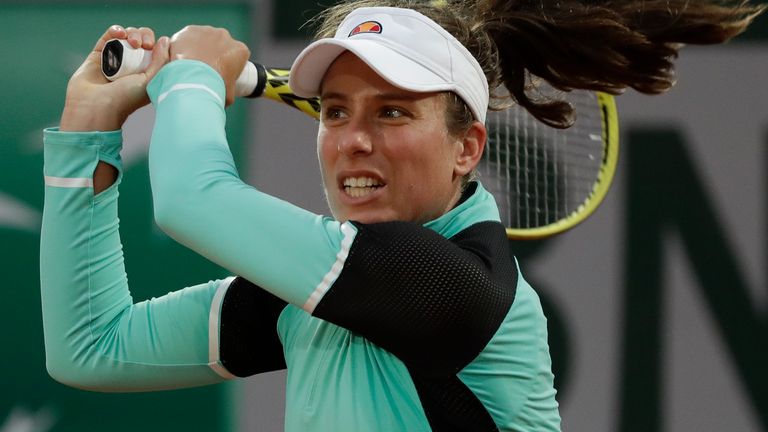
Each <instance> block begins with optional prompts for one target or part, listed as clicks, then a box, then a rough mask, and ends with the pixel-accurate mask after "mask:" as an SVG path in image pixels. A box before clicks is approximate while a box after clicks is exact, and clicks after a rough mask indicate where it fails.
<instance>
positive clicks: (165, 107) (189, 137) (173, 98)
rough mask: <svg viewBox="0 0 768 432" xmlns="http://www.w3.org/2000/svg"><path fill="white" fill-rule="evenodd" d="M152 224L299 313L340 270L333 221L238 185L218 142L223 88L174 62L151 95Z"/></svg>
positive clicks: (187, 64)
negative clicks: (335, 269)
mask: <svg viewBox="0 0 768 432" xmlns="http://www.w3.org/2000/svg"><path fill="white" fill-rule="evenodd" d="M148 91H149V94H150V97H151V98H152V102H153V104H154V105H155V109H156V119H155V128H154V130H153V133H152V141H151V145H150V152H149V169H150V179H151V180H152V194H153V198H154V199H153V202H154V205H155V219H156V220H157V223H158V225H159V226H160V227H161V228H162V229H163V230H164V231H165V232H166V233H168V234H169V235H170V236H171V237H173V238H174V239H176V240H177V241H179V242H180V243H182V244H183V245H185V246H187V247H189V248H190V249H192V250H194V251H195V252H197V253H199V254H201V255H203V256H205V257H206V258H208V259H210V260H211V261H213V262H215V263H217V264H219V265H221V266H222V267H224V268H226V269H227V270H229V271H230V272H232V273H233V274H237V275H240V276H242V277H244V278H246V279H248V280H249V281H251V282H253V283H255V284H257V285H259V286H261V287H263V288H264V289H266V290H267V291H269V292H271V293H273V294H274V295H276V296H278V297H279V298H281V299H283V300H285V301H287V302H290V303H292V304H294V305H297V306H299V307H305V309H308V310H309V309H310V308H309V307H307V306H306V303H307V301H308V299H309V298H310V296H311V295H312V293H313V292H314V291H315V289H316V287H318V285H319V284H320V283H321V282H322V281H323V279H324V278H325V277H326V275H327V274H329V272H330V271H331V269H332V267H333V265H334V263H335V262H336V261H337V254H338V253H339V252H340V250H342V249H343V247H342V243H343V241H344V240H345V238H347V237H350V236H354V227H351V226H348V227H347V228H345V229H346V232H344V230H343V229H342V227H341V225H340V224H339V223H338V222H335V221H332V220H329V219H327V218H323V217H321V216H318V215H315V214H313V213H311V212H308V211H306V210H303V209H301V208H299V207H297V206H294V205H291V204H289V203H287V202H284V201H282V200H279V199H277V198H275V197H272V196H269V195H267V194H265V193H263V192H260V191H258V190H256V189H255V188H253V187H251V186H249V185H247V184H245V183H244V182H243V181H242V180H241V179H240V178H239V176H238V173H237V170H236V168H235V163H234V160H233V159H232V154H231V152H230V150H229V146H228V143H227V138H226V134H225V129H224V126H225V121H226V117H225V112H224V102H223V101H224V84H223V82H222V81H221V78H220V77H219V76H218V75H217V74H216V72H215V71H213V70H212V69H211V68H210V67H208V66H207V65H205V64H203V63H200V62H192V61H175V62H172V63H170V64H169V65H167V66H166V67H165V68H164V69H163V70H162V71H161V72H160V73H159V74H158V75H157V77H156V78H155V80H154V81H152V82H151V83H150V86H149V88H148Z"/></svg>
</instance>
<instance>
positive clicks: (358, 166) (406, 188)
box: [317, 52, 482, 223]
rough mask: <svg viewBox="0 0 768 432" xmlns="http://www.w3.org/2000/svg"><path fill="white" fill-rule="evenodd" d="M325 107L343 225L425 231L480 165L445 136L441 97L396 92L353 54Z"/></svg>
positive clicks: (337, 66) (338, 72)
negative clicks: (394, 225) (393, 224)
mask: <svg viewBox="0 0 768 432" xmlns="http://www.w3.org/2000/svg"><path fill="white" fill-rule="evenodd" d="M321 101H322V115H321V120H320V127H319V131H318V137H317V145H318V156H319V159H320V166H321V171H322V175H323V183H324V186H325V191H326V195H327V199H328V204H329V206H330V208H331V211H332V212H333V215H334V217H335V218H336V219H337V220H339V221H347V220H355V221H359V222H363V223H373V222H384V221H394V220H398V221H411V222H418V223H424V222H427V221H429V220H432V219H435V218H437V217H439V216H440V215H442V214H443V213H445V212H447V211H448V210H450V209H451V208H452V207H453V206H454V205H455V203H456V202H457V201H458V199H459V196H460V194H461V187H460V184H461V181H460V180H461V177H462V176H463V175H464V174H467V173H469V172H470V171H471V169H472V168H474V164H472V163H471V162H470V163H467V157H466V153H467V151H466V149H465V147H466V146H465V143H464V141H465V140H464V139H462V138H460V137H455V136H451V135H450V134H449V133H448V131H447V129H446V123H445V109H446V105H445V103H446V102H445V99H444V98H443V97H442V95H440V94H439V93H415V92H411V91H407V90H403V89H400V88H397V87H395V86H393V85H391V84H389V83H388V82H387V81H385V80H384V79H383V78H381V77H380V76H379V75H377V74H376V72H374V71H373V70H372V69H371V68H369V67H368V66H367V65H366V64H365V63H364V62H363V61H362V60H360V59H359V58H358V57H357V56H355V55H353V54H352V53H350V52H346V53H344V54H342V55H341V56H339V58H338V59H336V61H335V62H334V63H333V64H332V65H331V67H330V68H329V69H328V71H327V73H326V75H325V77H324V78H323V82H322V90H321ZM481 150H482V149H481Z"/></svg>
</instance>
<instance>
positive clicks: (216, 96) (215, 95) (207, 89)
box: [157, 83, 224, 105]
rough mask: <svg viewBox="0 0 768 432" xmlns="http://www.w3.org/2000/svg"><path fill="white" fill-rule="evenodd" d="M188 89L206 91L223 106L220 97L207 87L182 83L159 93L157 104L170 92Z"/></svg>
mask: <svg viewBox="0 0 768 432" xmlns="http://www.w3.org/2000/svg"><path fill="white" fill-rule="evenodd" d="M188 89H197V90H204V91H207V92H208V93H210V94H212V95H213V97H215V98H216V100H217V101H219V103H220V104H222V105H224V101H223V100H221V97H220V96H219V95H218V94H217V93H216V92H215V91H213V90H211V89H210V88H208V87H206V86H204V85H202V84H184V83H182V84H174V85H173V86H171V88H169V89H168V90H166V91H165V92H163V93H161V94H160V96H158V98H157V103H161V102H162V101H163V100H165V98H167V97H168V95H169V94H170V93H172V92H175V91H179V90H188Z"/></svg>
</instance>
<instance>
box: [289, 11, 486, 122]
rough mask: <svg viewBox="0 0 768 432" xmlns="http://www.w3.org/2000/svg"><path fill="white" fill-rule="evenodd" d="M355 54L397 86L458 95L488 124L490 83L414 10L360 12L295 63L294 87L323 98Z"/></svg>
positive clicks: (438, 29)
mask: <svg viewBox="0 0 768 432" xmlns="http://www.w3.org/2000/svg"><path fill="white" fill-rule="evenodd" d="M344 51H351V52H352V53H353V54H355V55H356V56H357V57H359V58H360V59H361V60H363V61H364V62H365V63H366V64H367V65H368V66H369V67H370V68H371V69H373V70H374V71H376V73H377V74H379V75H380V76H381V77H382V78H384V79H385V80H387V81H388V82H389V83H391V84H392V85H394V86H396V87H399V88H402V89H405V90H409V91H414V92H420V93H424V92H438V91H452V92H455V93H456V94H457V95H459V97H461V99H462V100H463V101H464V102H465V103H466V104H467V106H469V108H470V110H471V111H472V114H473V115H474V117H475V119H476V120H478V121H480V122H483V123H485V114H486V111H487V109H488V81H487V80H486V78H485V74H484V73H483V69H482V68H481V67H480V64H479V63H478V62H477V60H476V59H475V58H474V57H473V56H472V54H470V53H469V51H468V50H467V49H466V48H465V47H464V46H463V45H462V44H461V43H460V42H459V41H458V40H456V38H455V37H453V35H451V34H450V33H448V32H447V31H446V30H445V29H443V28H442V27H440V26H439V25H438V24H437V23H435V22H434V21H432V20H431V19H429V18H427V17H426V16H424V15H422V14H420V13H419V12H416V11H414V10H412V9H401V8H390V7H372V8H359V9H355V10H354V11H353V12H352V13H350V14H349V15H347V17H346V18H344V21H343V22H342V23H341V25H339V28H338V29H337V30H336V35H335V36H334V37H333V38H326V39H320V40H318V41H316V42H314V43H312V44H311V45H309V46H308V47H306V48H305V49H304V50H303V51H302V52H301V53H300V54H299V56H298V57H297V58H296V60H295V61H294V62H293V66H291V73H290V78H289V85H290V87H291V89H292V90H293V92H294V93H296V95H298V96H301V97H316V96H320V86H321V83H322V80H323V77H324V76H325V73H326V71H327V70H328V68H329V67H330V66H331V64H332V63H333V61H334V60H336V58H337V57H338V56H339V55H341V54H342V53H343V52H344Z"/></svg>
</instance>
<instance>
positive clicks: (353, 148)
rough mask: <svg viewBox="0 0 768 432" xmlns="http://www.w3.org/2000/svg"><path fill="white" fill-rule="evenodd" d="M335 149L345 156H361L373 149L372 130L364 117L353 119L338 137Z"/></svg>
mask: <svg viewBox="0 0 768 432" xmlns="http://www.w3.org/2000/svg"><path fill="white" fill-rule="evenodd" d="M337 150H338V151H339V153H341V154H343V155H345V156H347V157H354V156H363V155H367V154H370V153H371V151H373V141H372V132H371V128H370V126H369V125H368V124H367V123H366V121H365V120H364V119H353V120H352V121H350V122H349V123H348V124H347V126H346V127H345V128H344V131H343V132H342V134H341V136H340V137H339V141H338V145H337Z"/></svg>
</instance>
